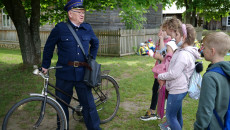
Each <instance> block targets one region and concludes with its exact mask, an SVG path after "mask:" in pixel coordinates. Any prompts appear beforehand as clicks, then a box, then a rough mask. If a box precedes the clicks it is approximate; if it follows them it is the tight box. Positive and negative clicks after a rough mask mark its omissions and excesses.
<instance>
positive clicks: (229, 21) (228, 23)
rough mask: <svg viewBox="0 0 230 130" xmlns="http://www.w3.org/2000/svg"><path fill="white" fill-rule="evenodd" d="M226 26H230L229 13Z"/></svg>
mask: <svg viewBox="0 0 230 130" xmlns="http://www.w3.org/2000/svg"><path fill="white" fill-rule="evenodd" d="M227 26H230V14H229V16H228V17H227Z"/></svg>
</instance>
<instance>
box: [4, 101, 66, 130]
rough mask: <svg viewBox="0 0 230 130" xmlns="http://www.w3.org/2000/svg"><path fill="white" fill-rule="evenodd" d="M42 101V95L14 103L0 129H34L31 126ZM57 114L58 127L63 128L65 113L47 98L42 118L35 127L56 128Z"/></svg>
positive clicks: (35, 119) (38, 112)
mask: <svg viewBox="0 0 230 130" xmlns="http://www.w3.org/2000/svg"><path fill="white" fill-rule="evenodd" d="M43 101H44V97H38V96H36V97H29V98H26V99H23V100H21V101H19V102H18V103H16V104H15V105H14V106H13V107H12V108H11V109H10V110H9V111H8V113H7V114H6V116H5V118H4V121H3V124H2V130H11V129H14V130H15V129H17V130H20V129H35V128H34V127H33V126H34V124H35V123H36V121H37V120H38V119H39V115H40V111H41V105H39V104H42V102H43ZM55 111H56V112H55ZM36 115H37V116H36ZM57 116H59V118H60V129H61V130H64V128H65V117H64V116H65V115H64V114H63V112H62V110H61V108H60V107H59V106H58V105H57V103H55V102H54V101H52V100H51V99H47V103H46V108H45V116H44V119H43V120H42V123H41V124H40V126H39V127H38V128H36V129H41V130H44V129H55V128H57V119H56V120H55V118H57ZM33 122H34V123H33ZM52 124H53V125H52Z"/></svg>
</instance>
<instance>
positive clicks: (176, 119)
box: [166, 92, 187, 130]
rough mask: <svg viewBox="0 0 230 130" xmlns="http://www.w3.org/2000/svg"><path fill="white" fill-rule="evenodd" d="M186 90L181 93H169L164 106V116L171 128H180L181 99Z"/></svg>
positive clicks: (181, 125) (177, 129)
mask: <svg viewBox="0 0 230 130" xmlns="http://www.w3.org/2000/svg"><path fill="white" fill-rule="evenodd" d="M186 94H187V92H185V93H181V94H169V95H168V101H167V108H166V118H167V121H168V123H169V125H170V128H171V130H182V127H183V118H182V101H183V99H184V98H185V96H186Z"/></svg>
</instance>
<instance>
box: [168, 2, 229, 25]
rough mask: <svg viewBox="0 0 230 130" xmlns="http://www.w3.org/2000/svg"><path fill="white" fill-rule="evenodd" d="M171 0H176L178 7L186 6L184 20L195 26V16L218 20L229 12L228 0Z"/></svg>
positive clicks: (207, 19)
mask: <svg viewBox="0 0 230 130" xmlns="http://www.w3.org/2000/svg"><path fill="white" fill-rule="evenodd" d="M172 2H176V5H177V7H178V8H182V7H186V11H185V19H184V20H185V21H184V22H185V23H190V24H192V25H193V26H196V24H195V20H196V18H197V17H203V18H204V20H206V21H210V20H212V19H214V20H220V19H221V17H226V16H228V14H229V12H230V10H229V9H230V2H229V0H172Z"/></svg>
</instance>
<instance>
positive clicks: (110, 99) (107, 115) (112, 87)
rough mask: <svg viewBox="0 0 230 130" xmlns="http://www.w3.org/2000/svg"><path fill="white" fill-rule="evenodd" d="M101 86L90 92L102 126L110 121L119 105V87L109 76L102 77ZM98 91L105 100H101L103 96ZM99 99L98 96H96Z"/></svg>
mask: <svg viewBox="0 0 230 130" xmlns="http://www.w3.org/2000/svg"><path fill="white" fill-rule="evenodd" d="M101 79H102V84H101V85H100V86H98V87H96V88H94V91H92V93H93V96H94V99H95V104H96V106H97V111H98V115H99V117H100V123H101V124H104V123H107V122H109V121H111V120H112V119H113V118H114V117H115V115H116V113H117V111H118V109H119V105H120V93H119V86H118V84H117V82H116V81H115V80H114V79H113V78H112V77H111V76H109V75H102V76H101ZM100 90H101V91H102V93H103V94H104V95H105V97H106V98H103V94H102V93H100ZM96 92H98V94H99V95H100V96H101V98H100V97H99V96H98V94H96Z"/></svg>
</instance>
